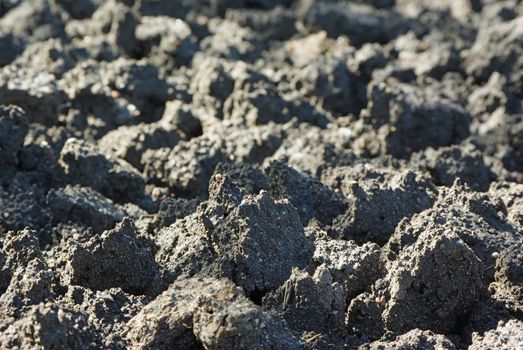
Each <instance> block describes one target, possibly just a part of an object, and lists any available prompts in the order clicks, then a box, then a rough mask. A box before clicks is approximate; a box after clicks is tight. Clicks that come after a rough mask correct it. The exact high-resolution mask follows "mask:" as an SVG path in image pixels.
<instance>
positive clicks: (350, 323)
mask: <svg viewBox="0 0 523 350" xmlns="http://www.w3.org/2000/svg"><path fill="white" fill-rule="evenodd" d="M382 312H383V303H382V299H381V297H380V298H376V297H374V296H373V295H371V294H370V293H367V292H365V293H362V294H360V295H358V296H357V297H356V298H354V299H352V301H351V302H350V304H349V307H348V309H347V313H346V314H345V325H346V327H347V330H348V331H349V333H350V334H352V335H355V336H357V337H358V338H361V337H363V338H364V339H369V340H378V339H380V338H381V337H382V336H383V334H384V333H385V325H384V323H383V320H382V318H381V314H382Z"/></svg>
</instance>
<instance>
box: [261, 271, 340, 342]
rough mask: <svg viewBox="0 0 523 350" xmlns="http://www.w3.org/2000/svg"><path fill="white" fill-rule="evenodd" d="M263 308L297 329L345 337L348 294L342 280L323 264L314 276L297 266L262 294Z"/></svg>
mask: <svg viewBox="0 0 523 350" xmlns="http://www.w3.org/2000/svg"><path fill="white" fill-rule="evenodd" d="M263 307H264V309H267V310H270V311H272V312H275V313H277V314H279V315H280V317H282V318H283V319H284V320H285V321H286V323H287V325H288V326H289V327H290V328H291V329H293V330H295V331H298V332H300V333H301V332H318V333H326V334H329V335H334V336H336V335H338V336H343V333H344V332H343V328H344V327H343V318H344V312H345V296H344V292H343V287H342V285H341V284H340V283H338V282H334V281H333V278H332V276H331V274H330V272H329V270H328V269H327V268H326V267H325V266H324V265H321V266H320V267H318V268H317V269H316V271H315V272H314V275H310V274H309V273H307V272H306V271H300V270H299V269H294V270H293V271H292V274H291V276H290V277H289V279H288V280H287V281H285V283H284V284H283V285H282V286H281V287H279V288H278V289H277V290H275V291H274V292H270V293H269V294H267V295H266V296H264V297H263Z"/></svg>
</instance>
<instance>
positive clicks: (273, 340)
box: [194, 296, 306, 350]
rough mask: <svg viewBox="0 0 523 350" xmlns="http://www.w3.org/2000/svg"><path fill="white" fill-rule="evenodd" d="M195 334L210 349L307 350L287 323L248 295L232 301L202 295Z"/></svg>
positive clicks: (195, 323) (195, 321)
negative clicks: (254, 301)
mask: <svg viewBox="0 0 523 350" xmlns="http://www.w3.org/2000/svg"><path fill="white" fill-rule="evenodd" d="M194 333H195V335H196V336H197V337H198V339H199V340H200V341H201V343H202V345H203V346H204V347H205V348H207V349H220V350H226V349H241V350H248V349H260V350H287V349H290V350H303V349H306V347H305V345H304V344H303V342H302V341H301V340H300V339H299V338H298V337H297V336H295V335H294V334H293V333H292V332H291V331H290V330H289V329H288V328H287V326H286V325H285V323H284V322H282V321H281V320H279V319H277V318H276V317H274V316H270V315H268V314H266V313H264V312H263V311H262V309H261V308H260V307H259V306H257V305H254V304H253V303H252V302H251V301H249V300H247V299H245V298H238V300H236V301H235V302H234V303H230V302H223V301H221V300H220V299H218V300H216V299H214V298H209V297H207V296H203V297H202V298H201V300H200V301H199V305H198V309H197V310H196V314H195V316H194Z"/></svg>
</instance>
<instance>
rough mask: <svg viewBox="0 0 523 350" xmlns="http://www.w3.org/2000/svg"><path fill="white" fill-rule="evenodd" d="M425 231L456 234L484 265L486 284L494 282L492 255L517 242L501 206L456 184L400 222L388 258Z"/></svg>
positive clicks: (457, 182) (516, 233)
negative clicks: (420, 210)
mask: <svg viewBox="0 0 523 350" xmlns="http://www.w3.org/2000/svg"><path fill="white" fill-rule="evenodd" d="M500 214H501V216H500ZM426 231H435V232H441V233H443V232H451V233H452V232H453V233H456V234H458V235H459V237H460V238H461V239H462V240H463V241H464V242H465V243H466V244H467V245H468V246H469V247H470V248H471V249H472V250H473V251H474V253H475V254H476V256H477V257H478V258H479V259H480V260H481V261H482V262H483V265H484V267H485V277H486V280H487V281H489V282H491V281H493V279H494V271H495V269H494V266H495V264H496V258H495V253H500V252H501V251H503V250H504V249H506V248H508V247H510V246H511V245H513V244H515V243H516V242H518V241H519V240H520V233H519V231H518V230H517V228H515V227H514V226H512V225H511V224H510V223H508V222H507V221H506V220H505V219H504V218H503V216H502V208H501V207H499V206H497V205H495V203H493V202H491V200H490V198H489V197H488V196H486V195H485V194H482V193H476V192H472V191H471V190H470V188H468V187H467V186H466V185H464V184H462V183H460V182H459V181H456V182H454V184H453V186H452V187H450V188H448V189H445V190H442V191H441V193H440V194H439V196H438V199H437V200H436V202H435V203H434V206H433V207H432V208H430V209H428V210H425V211H424V212H421V213H419V214H416V215H414V217H413V218H412V219H411V220H403V221H401V222H400V223H399V224H398V226H397V228H396V230H395V231H394V233H393V234H392V236H391V238H390V240H389V242H388V243H387V245H386V248H385V251H386V252H387V254H388V255H389V257H392V256H395V255H396V254H398V252H400V251H401V250H402V249H404V248H405V247H407V246H409V245H411V244H413V243H414V242H416V240H417V238H418V237H419V236H420V235H421V234H422V233H423V232H426Z"/></svg>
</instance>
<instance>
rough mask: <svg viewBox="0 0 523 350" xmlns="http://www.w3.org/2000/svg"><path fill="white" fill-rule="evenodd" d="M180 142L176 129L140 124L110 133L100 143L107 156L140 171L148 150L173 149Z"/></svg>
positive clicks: (123, 127) (120, 128)
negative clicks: (144, 154)
mask: <svg viewBox="0 0 523 350" xmlns="http://www.w3.org/2000/svg"><path fill="white" fill-rule="evenodd" d="M178 141H180V135H179V134H178V132H177V131H176V130H174V129H172V128H171V129H167V128H164V127H163V126H161V125H159V124H138V125H132V126H121V127H119V128H118V129H115V130H113V131H110V132H108V133H107V134H105V135H104V137H102V138H101V139H100V141H99V142H98V146H99V148H100V149H101V150H103V151H104V152H107V154H110V155H112V156H114V157H116V158H120V159H123V160H125V161H127V162H128V163H129V164H131V165H132V166H133V167H135V168H136V169H138V170H143V164H142V163H141V158H142V155H143V153H144V152H145V151H146V150H149V149H151V150H154V149H158V148H162V147H167V148H172V147H174V146H176V144H177V143H178Z"/></svg>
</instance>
